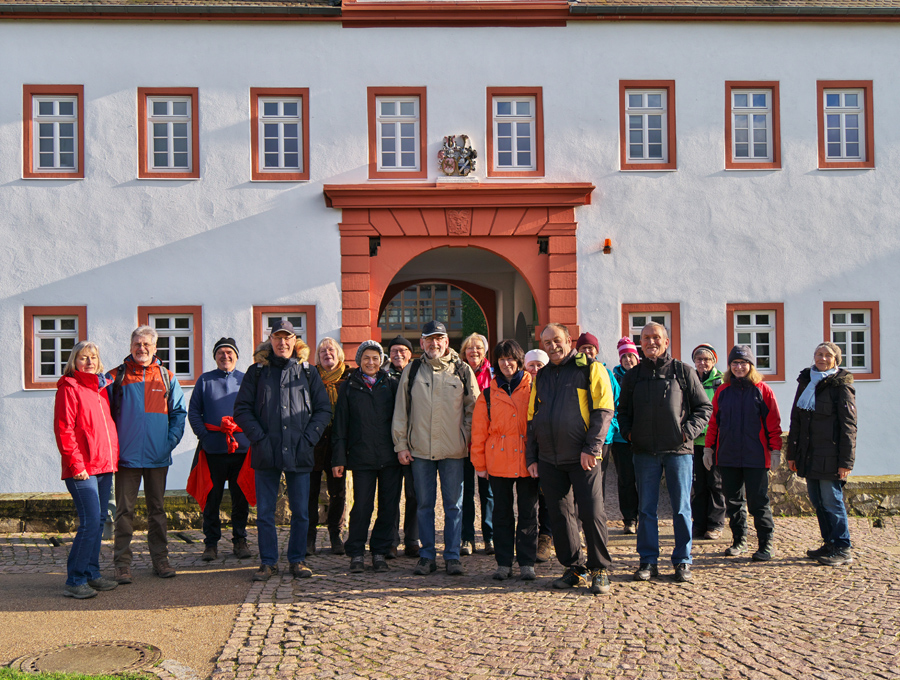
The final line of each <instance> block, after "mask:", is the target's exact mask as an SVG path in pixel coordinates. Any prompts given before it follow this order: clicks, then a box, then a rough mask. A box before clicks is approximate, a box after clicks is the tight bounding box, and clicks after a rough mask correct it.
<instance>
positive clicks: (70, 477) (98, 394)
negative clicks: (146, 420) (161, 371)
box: [53, 341, 119, 600]
mask: <svg viewBox="0 0 900 680" xmlns="http://www.w3.org/2000/svg"><path fill="white" fill-rule="evenodd" d="M108 382H109V381H108V380H107V378H106V376H105V375H104V374H103V364H102V363H101V362H100V352H99V350H98V348H97V345H95V344H94V343H93V342H88V341H84V342H79V343H78V344H77V345H75V347H74V348H73V349H72V353H71V354H70V355H69V361H68V362H67V363H66V368H65V370H64V371H63V377H62V378H60V379H59V382H57V383H56V406H55V409H54V415H53V431H54V433H55V434H56V445H57V447H58V448H59V453H60V455H61V456H62V479H63V480H64V481H65V483H66V488H67V489H68V490H69V493H70V494H72V499H73V500H74V501H75V509H76V510H77V511H78V522H79V524H78V531H77V533H76V534H75V540H74V541H73V542H72V548H71V549H70V550H69V560H68V563H67V578H66V588H65V591H64V594H65V596H66V597H74V598H76V599H79V600H83V599H86V598H88V597H94V596H95V595H96V594H97V591H98V590H112V589H113V588H115V587H116V586H117V585H119V584H118V583H116V582H115V581H114V580H112V579H108V578H105V577H103V576H101V575H100V540H101V538H102V536H103V524H104V521H105V519H106V506H107V504H108V503H109V493H110V490H111V489H112V478H113V473H114V472H115V471H116V469H117V468H118V461H119V438H118V437H117V436H116V427H115V425H114V424H113V420H112V416H111V415H110V411H109V396H108V392H107V390H106V389H105V387H106V386H107V384H108Z"/></svg>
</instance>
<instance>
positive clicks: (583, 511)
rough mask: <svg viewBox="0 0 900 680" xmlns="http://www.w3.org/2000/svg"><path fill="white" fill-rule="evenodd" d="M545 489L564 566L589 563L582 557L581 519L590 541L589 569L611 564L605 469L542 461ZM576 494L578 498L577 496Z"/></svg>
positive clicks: (558, 555) (542, 480) (557, 553)
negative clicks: (578, 520)
mask: <svg viewBox="0 0 900 680" xmlns="http://www.w3.org/2000/svg"><path fill="white" fill-rule="evenodd" d="M538 474H539V475H540V485H541V490H542V491H543V492H544V495H545V496H546V498H547V509H548V510H549V512H550V526H551V527H552V528H553V547H554V548H555V549H556V557H557V559H558V560H559V562H560V564H562V565H563V566H564V567H573V566H585V562H583V561H582V557H581V537H580V536H579V535H578V522H577V521H576V516H575V504H576V503H577V504H578V519H580V520H581V525H582V528H583V530H584V541H585V543H586V544H587V560H586V566H587V568H588V569H591V570H596V569H600V568H601V567H603V568H609V566H610V565H611V564H612V558H610V556H609V550H608V548H607V542H608V538H609V535H608V531H607V528H606V510H605V509H604V507H603V473H602V472H601V470H600V467H599V466H596V467H593V468H591V469H590V470H584V469H582V467H581V466H580V465H571V466H570V465H566V466H556V465H550V464H549V463H545V462H543V461H539V462H538ZM573 496H574V499H573Z"/></svg>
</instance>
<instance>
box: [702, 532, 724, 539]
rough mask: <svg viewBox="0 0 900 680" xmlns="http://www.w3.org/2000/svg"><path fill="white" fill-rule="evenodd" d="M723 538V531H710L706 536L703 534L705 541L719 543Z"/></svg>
mask: <svg viewBox="0 0 900 680" xmlns="http://www.w3.org/2000/svg"><path fill="white" fill-rule="evenodd" d="M721 536H722V530H721V529H710V530H709V531H707V532H706V533H705V534H703V540H704V541H718V540H719V538H721Z"/></svg>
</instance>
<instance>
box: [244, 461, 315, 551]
mask: <svg viewBox="0 0 900 680" xmlns="http://www.w3.org/2000/svg"><path fill="white" fill-rule="evenodd" d="M255 472H256V530H257V536H258V538H257V541H258V542H259V561H260V564H268V565H269V566H274V565H276V564H277V563H278V533H277V532H276V531H275V503H276V501H277V500H278V483H279V482H280V481H281V470H278V469H277V468H272V469H269V470H255ZM284 481H285V483H286V484H287V497H288V506H289V507H290V509H291V533H290V536H289V537H288V548H287V557H288V562H290V563H291V564H293V563H295V562H305V561H306V532H307V529H308V528H309V473H308V472H288V471H287V470H285V472H284Z"/></svg>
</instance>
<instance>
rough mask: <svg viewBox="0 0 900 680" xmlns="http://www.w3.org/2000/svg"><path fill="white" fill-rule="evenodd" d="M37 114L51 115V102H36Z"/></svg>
mask: <svg viewBox="0 0 900 680" xmlns="http://www.w3.org/2000/svg"><path fill="white" fill-rule="evenodd" d="M38 115H39V116H52V115H53V102H38Z"/></svg>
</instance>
